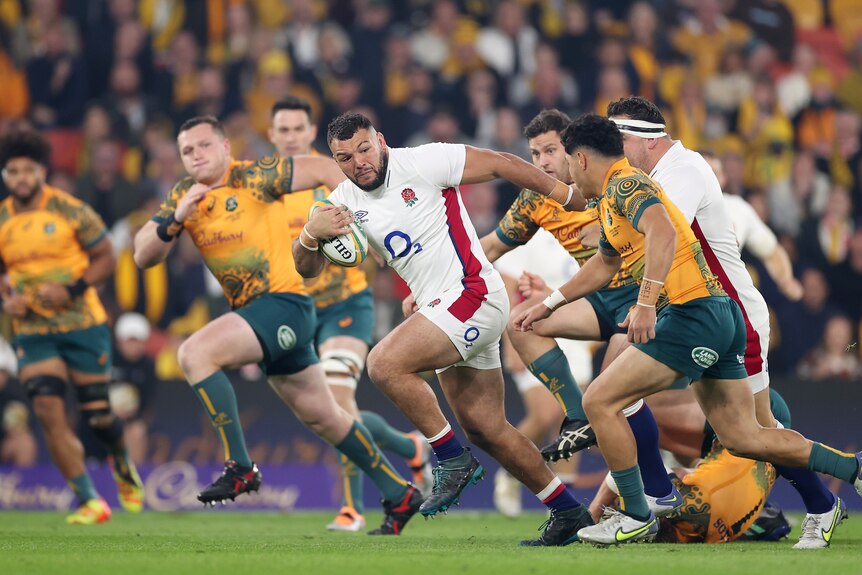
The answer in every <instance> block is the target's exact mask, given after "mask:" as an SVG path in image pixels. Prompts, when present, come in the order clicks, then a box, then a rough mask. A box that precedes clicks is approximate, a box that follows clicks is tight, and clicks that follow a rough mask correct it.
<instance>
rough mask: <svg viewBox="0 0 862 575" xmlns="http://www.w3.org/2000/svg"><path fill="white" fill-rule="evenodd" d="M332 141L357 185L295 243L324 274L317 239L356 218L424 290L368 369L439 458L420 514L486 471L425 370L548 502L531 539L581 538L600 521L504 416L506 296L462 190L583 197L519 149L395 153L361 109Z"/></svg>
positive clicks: (335, 130) (334, 197) (300, 264)
mask: <svg viewBox="0 0 862 575" xmlns="http://www.w3.org/2000/svg"><path fill="white" fill-rule="evenodd" d="M327 141H328V142H329V146H330V149H331V150H332V153H333V156H334V157H335V160H336V162H337V163H338V165H339V167H340V168H341V169H342V171H343V172H344V173H345V174H346V175H347V176H348V179H349V181H345V182H343V183H342V184H340V185H339V186H338V187H337V188H336V189H335V190H334V191H333V193H332V194H331V195H330V196H329V200H330V201H331V202H332V203H333V204H338V205H337V206H334V207H332V208H331V209H326V210H325V209H323V208H321V209H318V210H317V211H316V212H315V214H314V216H313V217H312V219H311V221H309V223H308V225H307V226H306V228H305V229H304V231H303V233H302V235H301V236H300V237H299V240H298V241H297V242H295V243H294V254H295V257H296V264H297V269H298V270H299V271H300V273H302V275H303V276H304V277H313V276H315V275H317V274H319V273H320V272H321V270H322V268H323V265H324V258H323V256H322V255H321V254H320V252H319V249H318V242H319V240H321V239H328V238H332V237H334V236H336V235H339V234H342V233H345V232H346V231H347V228H346V227H345V225H346V224H347V223H349V222H350V221H351V218H356V217H358V218H359V219H360V221H361V223H362V225H363V228H364V229H365V231H366V233H367V234H368V239H369V242H370V244H371V245H372V247H374V249H376V250H377V251H378V252H379V253H380V254H382V255H383V257H384V258H385V259H386V261H387V263H388V264H389V266H390V267H392V268H393V269H394V270H395V271H396V272H397V273H398V274H399V275H400V276H401V277H402V278H404V280H405V281H406V282H407V285H408V286H409V287H410V289H411V291H412V293H413V295H414V296H415V298H416V302H417V304H418V305H419V309H420V311H419V313H416V314H413V315H412V316H411V317H410V318H408V319H407V320H406V321H405V322H403V323H402V324H401V325H399V326H398V327H397V328H395V329H394V330H393V331H392V332H391V333H390V334H389V335H388V336H386V337H385V338H384V339H383V340H382V341H381V342H380V343H378V344H377V345H376V346H375V347H374V349H373V350H372V351H371V353H370V354H369V356H368V372H369V375H370V376H371V379H372V381H374V383H375V384H376V385H377V386H378V387H379V388H380V389H381V390H382V391H383V392H384V393H385V394H386V395H387V396H388V397H389V398H390V399H391V400H392V401H393V402H394V403H395V404H396V405H397V406H398V407H399V409H401V411H402V412H403V413H404V414H405V415H406V416H407V417H408V418H409V419H410V420H411V421H412V422H413V424H414V425H416V427H417V428H418V429H419V430H420V431H421V432H422V433H423V435H424V436H425V437H426V438H427V439H428V441H429V443H430V444H431V447H432V448H433V450H434V453H435V455H436V456H437V461H438V467H437V468H435V470H434V487H433V489H432V491H431V495H430V496H429V497H428V499H427V500H426V501H425V503H423V504H422V507H421V509H420V511H421V512H422V514H423V515H426V516H433V515H435V514H437V513H439V512H441V511H446V510H447V509H448V508H449V507H450V506H452V505H454V504H457V503H458V500H459V497H460V494H461V491H462V490H463V489H464V488H465V487H467V486H468V485H470V484H472V483H475V482H476V481H478V480H480V479H481V478H482V477H483V475H484V473H485V470H484V468H483V467H482V465H481V464H480V463H479V461H478V460H477V459H476V458H475V457H474V456H473V454H472V453H471V452H470V450H469V449H465V448H464V447H462V445H461V443H460V441H459V440H458V438H457V436H456V435H455V432H454V431H453V429H452V426H451V425H450V424H449V422H448V421H447V420H446V418H445V416H444V415H443V413H442V412H441V410H440V406H439V404H438V403H437V398H436V396H435V395H434V392H433V391H432V390H431V388H430V387H429V386H428V384H427V383H426V382H425V380H423V379H422V378H421V377H419V376H418V375H417V374H418V373H419V372H422V371H426V370H431V369H434V370H436V371H437V374H438V379H439V381H440V385H441V387H442V389H443V393H444V394H445V395H446V398H447V400H448V401H449V404H450V405H451V406H452V409H453V410H454V412H455V415H456V417H457V418H458V422H459V423H460V424H461V426H462V428H463V429H464V430H465V432H466V433H467V435H468V437H469V438H470V439H471V441H473V442H474V443H476V444H477V445H478V446H480V447H482V448H483V449H484V450H485V451H487V452H488V453H489V454H491V456H492V457H494V458H495V459H496V460H497V461H499V462H500V464H501V465H502V466H503V467H505V468H506V469H507V470H508V471H509V472H510V473H511V474H512V475H514V476H516V477H518V478H520V479H521V480H522V481H523V482H524V484H525V485H526V486H527V487H528V488H529V489H530V490H531V491H532V492H533V493H535V494H536V496H537V497H538V499H539V500H541V501H542V502H543V503H545V505H547V506H548V508H549V509H550V510H551V517H550V519H549V521H548V522H547V526H546V527H545V529H544V531H543V532H542V535H541V536H540V537H539V538H538V539H536V540H533V541H524V542H522V544H524V545H566V544H568V543H571V542H573V541H576V540H577V536H576V532H577V529H578V528H579V526H584V525H589V524H591V523H592V518H590V517H589V513H588V512H587V510H586V509H585V508H584V507H583V506H582V505H580V504H579V503H578V502H577V501H575V499H574V497H573V496H572V494H571V492H570V491H569V490H567V489H566V487H565V486H564V485H563V484H562V482H561V481H560V480H559V478H557V477H556V476H555V475H554V474H553V472H552V471H551V470H550V469H549V468H548V467H547V465H545V464H544V462H543V461H542V457H541V455H540V454H539V452H538V450H537V449H536V447H535V445H533V443H532V442H531V441H530V440H529V439H527V438H526V437H524V435H522V434H521V433H519V432H518V431H517V430H516V429H515V428H514V427H512V426H511V425H510V424H509V423H508V422H507V421H506V417H505V413H504V409H503V376H502V371H501V367H500V352H499V342H500V335H501V334H502V332H503V329H504V328H505V324H506V320H507V317H508V308H509V305H508V304H509V302H508V297H507V295H506V291H505V289H504V287H503V282H502V280H501V279H500V275H499V274H498V273H497V272H496V271H495V270H494V268H493V267H492V266H491V264H490V263H489V262H488V260H487V258H486V257H485V254H484V253H483V252H482V248H481V246H480V245H479V240H478V238H477V237H476V232H475V230H474V228H473V225H472V223H471V222H470V219H469V217H468V215H467V212H466V210H465V209H464V205H463V203H462V202H461V198H460V193H459V191H458V186H459V185H461V184H469V183H474V182H485V181H489V180H492V179H494V178H497V177H502V178H506V179H508V180H510V181H512V182H513V183H515V184H516V185H519V186H522V187H525V188H529V189H532V190H536V191H538V192H540V193H542V194H544V195H551V196H552V197H554V199H556V200H557V201H558V202H559V203H560V205H562V206H566V205H567V204H568V203H569V202H570V201H571V202H572V203H574V200H575V197H574V196H575V194H574V191H573V189H572V188H571V187H570V186H569V185H567V184H565V183H563V182H560V181H558V180H557V179H556V178H553V177H551V176H549V175H547V174H545V173H544V172H542V171H541V170H539V169H537V168H535V167H533V166H531V165H530V164H528V163H526V162H524V161H523V160H521V159H520V158H518V157H516V156H513V155H511V154H503V153H497V152H493V151H490V150H483V149H477V148H473V147H471V146H465V145H458V144H428V145H424V146H418V147H415V148H400V149H390V148H389V147H388V146H387V145H386V141H385V139H384V138H383V135H382V134H380V133H378V132H377V131H376V130H375V129H374V127H373V126H372V125H371V122H370V121H369V120H368V118H366V117H365V116H362V115H361V114H355V113H347V114H343V115H341V116H339V117H337V118H335V119H334V120H333V121H332V122H331V123H330V125H329V127H328V130H327ZM578 200H580V199H579V198H578ZM579 203H580V204H581V205H582V204H583V202H582V201H580V202H579ZM581 205H579V206H578V207H581ZM345 206H347V207H345ZM348 208H349V209H348ZM351 210H352V212H351ZM354 214H355V215H354Z"/></svg>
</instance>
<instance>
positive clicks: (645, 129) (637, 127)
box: [611, 118, 667, 140]
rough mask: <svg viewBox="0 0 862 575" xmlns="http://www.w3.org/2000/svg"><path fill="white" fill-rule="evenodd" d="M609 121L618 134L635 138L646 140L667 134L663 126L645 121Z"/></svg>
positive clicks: (619, 119)
mask: <svg viewBox="0 0 862 575" xmlns="http://www.w3.org/2000/svg"><path fill="white" fill-rule="evenodd" d="M611 121H612V122H613V123H614V124H616V125H617V127H618V128H619V129H620V132H622V133H623V134H629V135H630V136H637V137H639V138H646V139H648V140H651V139H653V138H663V137H665V136H667V132H665V131H664V128H665V125H664V124H656V123H653V122H647V121H646V120H632V119H630V118H611Z"/></svg>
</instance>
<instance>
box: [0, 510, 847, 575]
mask: <svg viewBox="0 0 862 575" xmlns="http://www.w3.org/2000/svg"><path fill="white" fill-rule="evenodd" d="M63 517H64V516H63V514H60V513H53V512H19V511H4V512H0V573H3V574H4V575H17V574H22V575H23V574H27V575H34V574H42V573H45V574H50V575H77V574H85V573H86V574H102V573H106V574H111V575H126V574H149V573H154V574H158V575H169V574H174V573H189V574H196V575H198V574H207V573H217V574H222V573H236V574H243V575H263V574H267V573H285V574H301V573H310V574H315V575H316V574H326V573H338V574H342V575H361V574H365V573H373V574H375V575H383V574H389V573H392V574H404V575H420V574H425V573H429V574H430V573H434V574H435V575H441V574H442V575H457V574H462V573H463V574H467V573H492V574H494V575H508V574H509V573H535V574H541V575H545V574H549V575H550V574H557V573H560V574H567V575H568V574H577V575H593V574H599V573H626V574H627V573H631V574H637V575H641V574H649V573H662V574H668V573H671V574H686V575H709V574H712V573H715V574H721V575H733V574H742V573H756V574H763V575H769V574H779V575H791V574H795V573H800V574H803V573H804V574H818V573H822V574H826V573H840V574H841V575H850V574H855V573H862V521H859V520H854V518H852V517H851V519H850V520H849V521H847V522H845V523H844V524H843V525H842V526H841V527H839V529H838V531H837V532H836V535H835V538H834V540H833V544H832V547H831V548H830V549H826V550H818V551H796V550H794V549H791V547H792V545H793V543H794V542H795V539H796V537H798V534H799V526H798V522H799V520H800V518H801V517H800V516H799V515H794V516H793V517H792V518H793V519H794V520H795V521H794V529H793V532H792V533H791V539H790V540H786V541H783V542H779V543H745V544H731V545H646V544H640V545H630V546H624V547H616V548H608V549H596V548H593V547H589V546H587V545H582V544H574V545H570V546H568V547H564V548H555V549H535V548H533V549H525V548H519V547H518V541H519V540H520V539H522V538H526V537H533V536H535V535H537V534H538V533H537V531H536V529H537V527H538V526H539V525H540V524H541V523H542V521H543V520H544V516H543V515H541V514H539V513H530V514H526V515H525V516H523V517H521V518H519V519H516V520H510V519H506V518H504V517H502V516H500V515H497V514H494V513H473V512H467V511H455V512H453V513H450V514H449V515H447V516H444V517H441V518H438V519H434V520H427V521H426V520H423V519H422V518H421V517H416V518H414V519H413V520H412V521H411V522H410V524H408V526H407V528H406V530H405V533H404V535H402V536H401V537H385V538H380V537H370V536H367V535H365V534H358V533H330V532H327V531H326V529H325V527H324V526H325V524H326V523H327V522H328V521H329V520H330V519H331V518H332V513H329V512H327V513H294V514H279V513H234V512H226V511H219V510H212V511H206V512H193V513H155V512H145V513H143V514H141V515H137V516H136V515H128V514H125V513H122V512H117V513H115V515H114V517H113V519H111V521H109V522H108V523H106V524H104V525H96V526H88V527H82V526H67V525H65V523H64V522H63ZM367 519H368V520H369V522H370V523H369V526H370V527H374V526H376V523H377V522H379V521H380V519H381V515H380V513H378V512H373V513H368V515H367Z"/></svg>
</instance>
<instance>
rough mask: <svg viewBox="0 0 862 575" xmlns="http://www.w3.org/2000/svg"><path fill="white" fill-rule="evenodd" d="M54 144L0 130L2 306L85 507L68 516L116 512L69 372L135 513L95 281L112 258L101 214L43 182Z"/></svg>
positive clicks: (138, 490) (46, 427)
mask: <svg viewBox="0 0 862 575" xmlns="http://www.w3.org/2000/svg"><path fill="white" fill-rule="evenodd" d="M50 153H51V149H50V146H49V144H48V142H47V141H45V139H44V138H43V137H42V136H41V135H40V134H38V133H36V132H32V131H25V132H13V133H10V134H7V135H6V136H4V137H3V138H2V139H0V166H2V168H3V182H4V183H5V184H6V188H7V189H8V190H9V194H10V195H9V197H8V198H6V199H5V200H4V201H3V203H2V204H0V259H2V266H3V270H4V272H5V273H7V274H8V279H9V283H10V284H11V285H5V282H4V285H3V290H2V292H3V311H4V312H6V313H7V314H9V315H10V316H11V317H12V318H13V330H14V332H15V338H14V339H13V341H12V344H13V346H14V347H15V349H16V352H17V356H18V369H19V377H20V380H21V382H22V383H23V384H24V386H25V387H26V388H27V394H28V395H29V396H30V398H31V399H32V401H33V409H34V411H35V413H36V418H37V419H38V420H39V423H40V425H41V426H42V430H43V431H44V433H45V442H46V444H47V447H48V451H49V452H50V454H51V459H53V461H54V464H55V465H56V466H57V468H58V469H59V470H60V473H62V474H63V477H64V478H65V479H66V482H67V483H68V484H69V486H70V487H71V488H72V491H74V492H75V496H76V497H77V498H78V501H79V503H80V506H79V507H78V509H77V511H75V512H74V513H72V514H71V515H69V516H68V517H66V522H67V523H72V524H78V525H91V524H95V523H103V522H105V521H107V520H108V519H110V518H111V508H110V507H109V506H108V504H107V503H106V502H105V500H104V499H103V498H102V497H101V496H100V495H99V493H98V492H97V491H96V488H95V487H94V486H93V482H92V480H91V479H90V475H89V473H87V469H86V467H85V465H84V449H83V447H82V445H81V442H80V441H79V440H78V438H77V436H76V435H75V433H74V432H73V431H72V428H71V427H70V426H69V421H68V419H67V417H66V405H65V402H64V398H65V396H66V385H67V383H68V382H69V381H71V383H72V385H73V386H74V389H75V394H76V396H77V398H78V407H79V409H80V413H81V417H82V419H83V420H84V421H85V422H86V424H87V425H89V426H90V428H92V430H93V433H94V435H95V436H96V438H98V440H99V441H101V442H102V443H103V444H104V445H105V448H106V449H107V451H108V453H109V454H110V457H111V459H112V467H113V474H114V479H115V480H116V482H117V491H118V497H119V500H120V504H121V505H122V506H123V508H124V509H126V511H129V512H132V513H137V512H139V511H140V510H141V508H142V506H143V496H144V493H143V488H142V486H141V480H140V478H139V477H138V473H137V471H136V470H135V466H134V464H133V463H132V460H131V459H130V458H129V455H128V452H127V451H126V446H125V443H124V441H123V422H122V420H120V418H118V417H116V416H115V415H114V414H113V413H111V406H110V403H109V402H108V383H109V381H110V379H109V378H110V369H111V333H110V330H109V329H108V325H107V315H106V313H105V309H104V308H103V307H102V302H101V301H99V296H98V294H97V293H96V288H95V287H94V286H96V285H98V284H101V283H102V282H104V281H105V280H106V279H108V277H110V275H111V273H112V271H113V267H114V257H113V250H112V248H111V240H110V239H109V237H108V232H107V230H106V229H105V224H104V222H103V221H102V219H101V218H100V217H99V215H98V214H96V212H95V211H93V209H92V208H91V207H90V206H88V205H87V204H85V203H83V202H81V201H80V200H79V199H77V198H75V197H73V196H71V195H69V194H67V193H66V192H63V191H62V190H59V189H57V188H53V187H51V186H47V185H45V177H46V174H47V168H48V160H49V157H50Z"/></svg>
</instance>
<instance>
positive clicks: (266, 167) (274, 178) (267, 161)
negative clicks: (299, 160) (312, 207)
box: [243, 156, 293, 201]
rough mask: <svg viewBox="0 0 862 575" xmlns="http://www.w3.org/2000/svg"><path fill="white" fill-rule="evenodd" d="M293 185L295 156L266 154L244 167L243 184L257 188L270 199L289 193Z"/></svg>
mask: <svg viewBox="0 0 862 575" xmlns="http://www.w3.org/2000/svg"><path fill="white" fill-rule="evenodd" d="M292 185H293V158H292V157H290V156H288V157H286V158H279V157H278V156H265V157H263V158H261V159H259V160H258V161H257V162H255V163H254V164H252V165H250V166H248V167H246V168H244V175H243V186H244V187H246V188H251V189H253V190H257V191H259V192H260V193H262V194H263V196H264V197H265V198H266V199H267V200H270V201H274V200H277V199H278V198H280V197H281V196H283V195H285V194H289V193H290V192H291V191H292V190H291V186H292Z"/></svg>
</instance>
